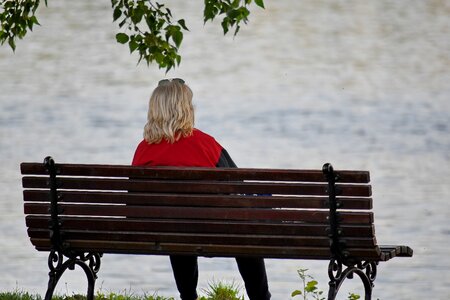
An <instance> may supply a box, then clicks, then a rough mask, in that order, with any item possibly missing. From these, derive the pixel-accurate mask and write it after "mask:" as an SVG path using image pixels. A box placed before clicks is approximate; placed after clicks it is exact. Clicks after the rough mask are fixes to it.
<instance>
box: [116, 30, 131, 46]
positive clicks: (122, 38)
mask: <svg viewBox="0 0 450 300" xmlns="http://www.w3.org/2000/svg"><path fill="white" fill-rule="evenodd" d="M116 40H117V42H118V43H121V44H125V43H127V42H128V40H129V37H128V35H127V34H126V33H123V32H119V33H118V34H116Z"/></svg>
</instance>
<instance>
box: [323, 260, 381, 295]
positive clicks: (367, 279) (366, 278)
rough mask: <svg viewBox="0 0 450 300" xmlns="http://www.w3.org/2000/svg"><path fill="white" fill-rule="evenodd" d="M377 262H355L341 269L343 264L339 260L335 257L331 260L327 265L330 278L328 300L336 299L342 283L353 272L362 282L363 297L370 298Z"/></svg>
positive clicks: (351, 275)
mask: <svg viewBox="0 0 450 300" xmlns="http://www.w3.org/2000/svg"><path fill="white" fill-rule="evenodd" d="M377 264H378V263H377V262H364V263H357V264H354V265H350V266H347V267H346V268H345V270H342V268H343V264H342V262H341V261H339V260H336V259H334V260H331V261H330V264H329V265H328V276H329V278H330V282H329V286H330V289H329V291H328V300H334V299H336V296H337V294H338V292H339V289H340V287H341V285H342V283H343V282H344V281H345V279H347V278H349V279H351V278H353V275H354V274H356V275H358V276H359V278H361V281H362V282H363V284H364V293H365V296H364V299H365V300H371V299H372V289H373V286H374V284H373V282H374V280H375V278H376V276H377Z"/></svg>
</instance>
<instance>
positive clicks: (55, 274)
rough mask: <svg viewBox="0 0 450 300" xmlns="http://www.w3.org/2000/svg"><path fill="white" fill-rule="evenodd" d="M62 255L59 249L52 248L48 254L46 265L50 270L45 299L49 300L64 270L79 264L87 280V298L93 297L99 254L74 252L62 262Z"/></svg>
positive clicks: (98, 267) (89, 299)
mask: <svg viewBox="0 0 450 300" xmlns="http://www.w3.org/2000/svg"><path fill="white" fill-rule="evenodd" d="M63 259H64V255H63V254H62V253H61V252H60V251H54V250H52V251H51V252H50V254H49V256H48V267H49V269H50V272H49V273H48V276H49V280H48V288H47V292H46V293H45V300H51V299H52V296H53V292H54V291H55V288H56V285H57V284H58V281H59V279H60V278H61V276H62V275H63V274H64V272H65V271H66V270H67V269H69V270H73V269H74V268H75V265H78V266H80V267H81V268H82V269H83V271H84V273H86V277H87V280H88V288H87V300H93V299H94V287H95V280H96V279H97V272H98V271H99V269H100V259H101V254H99V253H88V254H84V253H82V254H76V255H71V256H69V257H68V259H67V260H66V261H65V262H63Z"/></svg>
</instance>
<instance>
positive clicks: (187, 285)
mask: <svg viewBox="0 0 450 300" xmlns="http://www.w3.org/2000/svg"><path fill="white" fill-rule="evenodd" d="M170 263H171V264H172V270H173V275H174V277H175V282H176V284H177V288H178V291H179V292H180V297H181V299H182V300H196V299H197V282H198V265H197V257H196V256H187V255H186V256H182V255H171V256H170Z"/></svg>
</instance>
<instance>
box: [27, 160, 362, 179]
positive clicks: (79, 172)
mask: <svg viewBox="0 0 450 300" xmlns="http://www.w3.org/2000/svg"><path fill="white" fill-rule="evenodd" d="M56 168H57V170H58V174H59V175H64V176H98V177H145V178H149V179H178V180H193V179H209V180H269V181H278V180H279V181H309V182H325V181H326V180H325V177H324V175H323V174H322V171H321V170H295V169H284V170H283V169H250V168H239V169H232V168H214V169H212V168H186V167H183V168H180V167H132V166H125V165H96V164H56ZM21 171H22V174H29V175H31V174H34V175H46V174H47V171H46V170H45V168H44V166H43V164H42V163H22V164H21ZM335 172H337V173H338V174H339V182H350V183H368V182H369V181H370V176H369V172H367V171H351V170H337V171H335Z"/></svg>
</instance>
